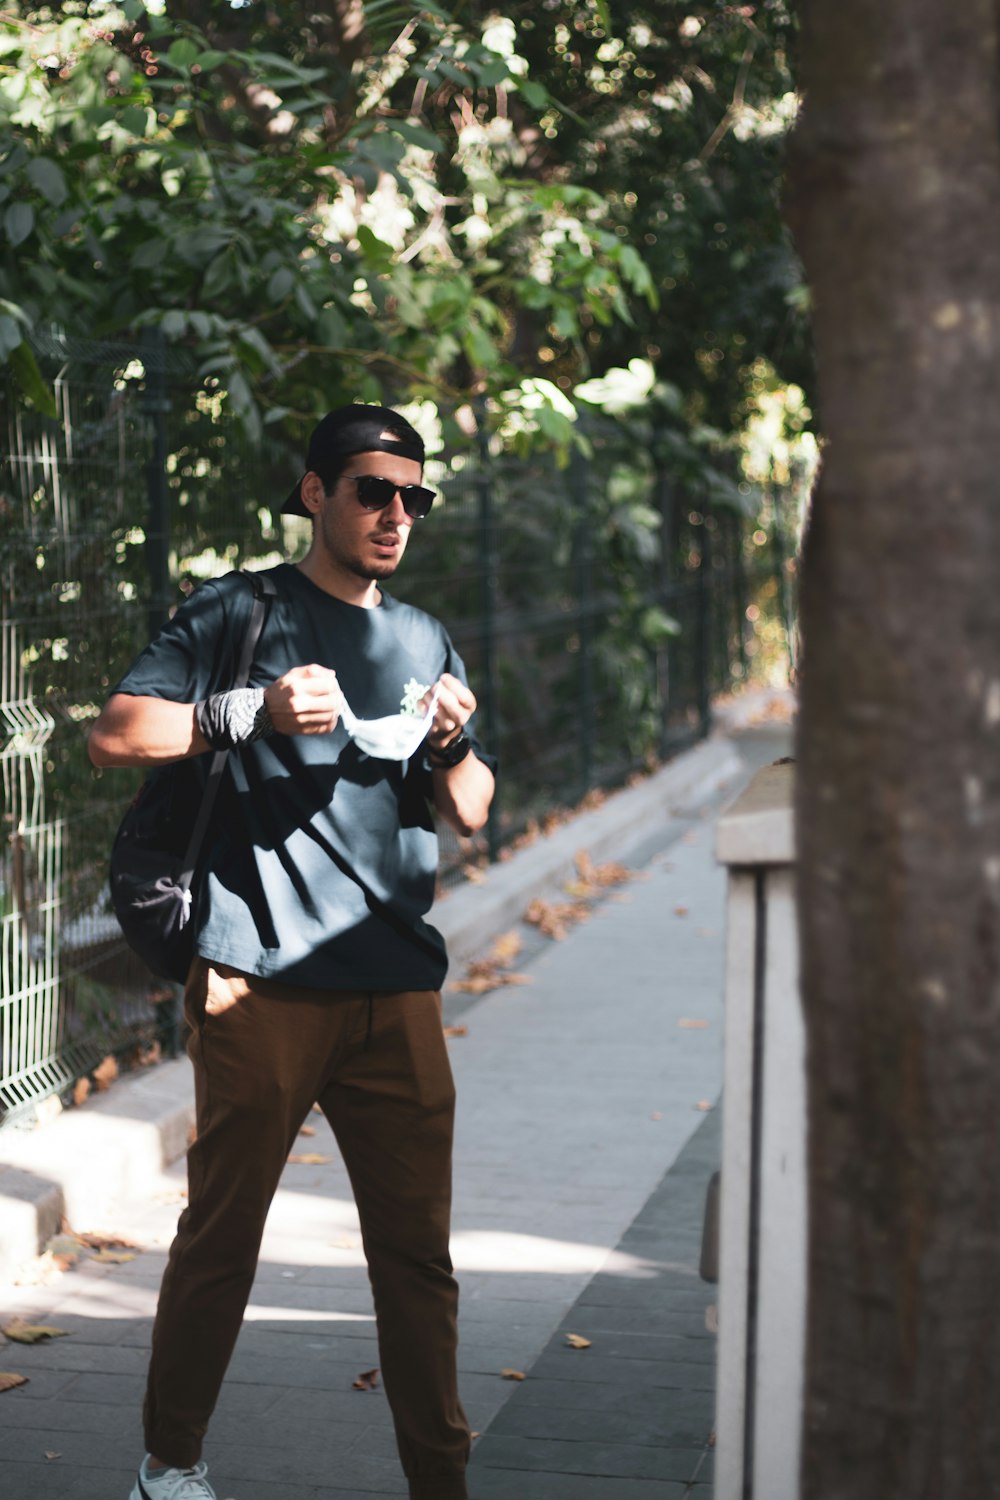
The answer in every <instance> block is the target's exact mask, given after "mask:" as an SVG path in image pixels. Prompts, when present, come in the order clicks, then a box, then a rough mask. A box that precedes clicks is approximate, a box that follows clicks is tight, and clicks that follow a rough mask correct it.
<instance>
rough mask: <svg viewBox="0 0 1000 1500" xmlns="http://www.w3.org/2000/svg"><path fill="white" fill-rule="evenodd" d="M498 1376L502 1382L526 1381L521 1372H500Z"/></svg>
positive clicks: (525, 1376)
mask: <svg viewBox="0 0 1000 1500" xmlns="http://www.w3.org/2000/svg"><path fill="white" fill-rule="evenodd" d="M500 1375H501V1377H502V1378H503V1379H504V1380H527V1378H528V1377H527V1375H525V1373H524V1371H523V1370H501V1371H500Z"/></svg>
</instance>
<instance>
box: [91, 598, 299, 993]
mask: <svg viewBox="0 0 1000 1500" xmlns="http://www.w3.org/2000/svg"><path fill="white" fill-rule="evenodd" d="M242 576H243V577H244V578H245V579H246V580H247V582H248V583H249V584H250V586H251V588H252V589H253V595H254V597H253V605H252V608H251V613H250V622H249V624H248V626H247V629H246V633H245V635H244V636H243V644H242V650H241V652H240V660H239V665H238V667H237V671H236V676H235V678H234V679H233V681H232V682H230V683H228V684H220V685H219V687H217V688H216V689H215V691H217V692H224V691H226V690H227V688H240V687H245V686H246V684H247V680H248V678H249V676H250V668H251V666H252V664H253V656H254V651H255V650H256V649H257V642H258V640H259V639H260V633H261V630H262V629H263V627H264V620H265V618H266V616H267V611H268V607H269V603H270V599H271V598H272V597H273V595H274V593H275V587H274V580H273V579H272V578H271V577H270V576H269V575H268V574H266V573H244V574H243V575H242ZM228 758H229V751H228V750H216V751H215V753H214V754H212V755H209V754H205V755H196V756H190V757H188V758H187V759H185V760H178V761H174V762H172V763H171V764H170V765H167V766H158V767H157V769H156V770H155V771H153V772H151V774H150V775H149V776H148V777H147V778H146V780H145V781H144V782H143V784H142V786H141V787H140V788H139V790H138V792H137V793H136V795H135V797H134V798H133V800H132V803H131V805H130V806H129V808H128V810H127V812H126V813H125V816H124V817H123V818H122V821H121V823H120V824H119V827H118V832H117V833H116V835H115V841H114V844H113V845H112V848H111V904H112V906H113V907H114V910H115V916H116V917H117V918H118V921H119V924H120V926H121V929H122V932H123V933H124V936H125V941H126V942H127V943H128V945H129V947H130V948H131V949H132V950H133V951H134V952H135V953H137V954H138V955H139V957H140V958H141V959H142V960H143V962H144V963H146V964H147V965H148V966H149V968H150V969H151V970H152V971H153V973H154V974H157V975H161V976H163V977H165V978H169V979H175V980H177V981H178V982H179V983H183V982H184V980H185V978H186V977H187V972H188V969H189V968H190V966H191V960H192V959H193V957H194V934H195V932H196V931H197V923H196V922H195V920H194V912H193V903H194V899H195V894H196V890H197V886H196V884H195V878H194V877H195V872H196V870H197V868H198V859H199V856H200V854H201V850H202V845H203V843H204V841H205V834H206V832H207V831H208V825H209V821H210V819H211V816H212V808H213V806H214V805H215V799H216V796H217V795H218V791H219V785H220V783H221V781H222V773H223V771H224V770H225V767H226V761H227V759H228Z"/></svg>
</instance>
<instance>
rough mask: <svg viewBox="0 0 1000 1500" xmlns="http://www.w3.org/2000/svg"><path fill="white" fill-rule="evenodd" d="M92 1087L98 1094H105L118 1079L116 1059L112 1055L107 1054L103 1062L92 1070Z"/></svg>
mask: <svg viewBox="0 0 1000 1500" xmlns="http://www.w3.org/2000/svg"><path fill="white" fill-rule="evenodd" d="M93 1076H94V1087H95V1088H96V1089H97V1092H98V1093H99V1094H103V1093H105V1091H106V1090H107V1089H109V1088H110V1087H111V1085H112V1084H113V1083H114V1081H115V1079H116V1078H117V1077H118V1059H117V1057H115V1056H114V1055H113V1053H110V1052H109V1053H108V1055H107V1057H105V1058H104V1059H103V1061H101V1062H99V1063H98V1064H97V1067H96V1068H95V1069H94V1075H93Z"/></svg>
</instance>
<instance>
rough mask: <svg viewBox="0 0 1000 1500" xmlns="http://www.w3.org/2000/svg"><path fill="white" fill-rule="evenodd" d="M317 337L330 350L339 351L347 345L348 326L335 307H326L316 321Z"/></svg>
mask: <svg viewBox="0 0 1000 1500" xmlns="http://www.w3.org/2000/svg"><path fill="white" fill-rule="evenodd" d="M316 337H317V339H318V340H319V342H320V343H321V344H325V345H326V346H327V348H328V349H339V348H341V347H342V346H343V345H344V344H346V343H347V324H346V323H345V322H344V319H343V317H342V316H341V314H340V313H339V312H338V311H337V309H336V308H335V307H324V308H323V310H322V312H321V313H320V315H319V317H318V318H317V319H316Z"/></svg>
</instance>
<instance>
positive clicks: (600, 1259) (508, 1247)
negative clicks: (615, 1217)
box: [451, 1229, 662, 1279]
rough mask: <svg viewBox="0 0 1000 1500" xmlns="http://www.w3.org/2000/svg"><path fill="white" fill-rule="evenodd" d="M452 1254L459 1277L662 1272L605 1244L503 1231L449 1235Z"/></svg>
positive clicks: (655, 1265)
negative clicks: (496, 1273)
mask: <svg viewBox="0 0 1000 1500" xmlns="http://www.w3.org/2000/svg"><path fill="white" fill-rule="evenodd" d="M451 1255H452V1260H453V1261H454V1263H455V1269H456V1271H457V1272H458V1273H459V1275H461V1273H462V1272H463V1271H512V1272H518V1273H521V1274H537V1273H539V1272H543V1273H545V1272H547V1273H548V1274H549V1275H552V1276H579V1275H580V1274H581V1273H584V1274H592V1273H593V1272H595V1271H604V1272H606V1273H607V1274H608V1275H611V1276H631V1277H635V1278H641V1279H646V1278H648V1277H651V1276H656V1275H657V1274H658V1273H659V1271H660V1270H661V1269H662V1268H661V1267H660V1265H659V1264H658V1263H657V1262H656V1261H648V1260H641V1259H639V1258H638V1257H637V1256H634V1255H623V1254H622V1253H621V1252H620V1251H618V1250H612V1251H610V1252H609V1250H608V1247H607V1246H606V1245H588V1244H584V1243H582V1242H577V1241H574V1240H550V1239H545V1238H543V1237H542V1236H540V1235H534V1234H513V1233H510V1232H508V1231H506V1230H502V1229H467V1230H463V1231H460V1232H459V1233H457V1234H454V1235H452V1240H451Z"/></svg>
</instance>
